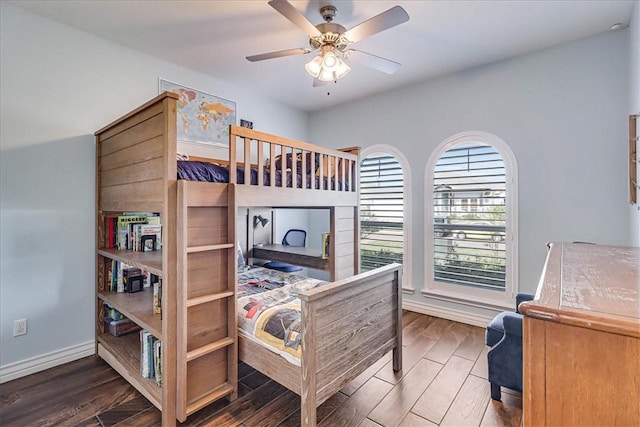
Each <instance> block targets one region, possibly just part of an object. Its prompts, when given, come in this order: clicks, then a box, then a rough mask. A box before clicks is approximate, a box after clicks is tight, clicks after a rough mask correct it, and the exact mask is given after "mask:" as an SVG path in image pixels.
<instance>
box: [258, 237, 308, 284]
mask: <svg viewBox="0 0 640 427" xmlns="http://www.w3.org/2000/svg"><path fill="white" fill-rule="evenodd" d="M306 243H307V232H306V231H304V230H298V229H295V228H292V229H290V230H288V231H287V232H286V233H285V235H284V237H283V238H282V246H297V247H301V248H302V247H304V246H305V245H306ZM263 267H264V268H270V269H272V270H278V271H283V272H285V273H293V272H294V271H300V270H302V267H300V266H298V265H293V264H287V263H286V262H280V261H269V262H268V263H266V264H264V265H263Z"/></svg>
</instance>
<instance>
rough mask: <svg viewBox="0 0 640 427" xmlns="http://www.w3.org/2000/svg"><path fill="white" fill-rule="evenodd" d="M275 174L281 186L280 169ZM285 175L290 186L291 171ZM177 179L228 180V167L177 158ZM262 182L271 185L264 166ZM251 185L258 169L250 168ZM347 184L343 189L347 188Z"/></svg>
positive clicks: (240, 173) (239, 174)
mask: <svg viewBox="0 0 640 427" xmlns="http://www.w3.org/2000/svg"><path fill="white" fill-rule="evenodd" d="M275 174H276V187H282V171H280V170H277V169H276V171H275ZM285 175H286V187H291V186H292V184H291V183H292V173H291V171H290V170H288V171H286V172H285ZM297 176H298V178H297V181H296V182H297V188H302V175H301V174H300V173H298V174H297ZM237 177H238V184H244V183H245V182H244V167H241V166H238V167H237ZM314 178H315V188H318V186H319V182H320V177H317V176H316V177H314ZM178 179H184V180H187V181H205V182H229V169H228V168H226V167H224V166H219V165H214V164H212V163H207V162H198V161H190V160H178ZM262 179H263V182H264V185H265V186H270V185H271V170H270V169H269V168H265V169H264V170H263V177H262ZM323 181H324V185H326V183H327V178H326V177H324V178H323ZM310 182H311V177H310V176H307V182H306V186H305V188H309V187H310ZM329 182H330V185H331V189H332V190H334V189H335V188H334V187H335V180H333V179H331V180H329ZM251 185H258V169H257V168H251ZM348 189H349V188H348V185H347V186H346V188H345V190H348ZM338 190H342V182H341V181H338Z"/></svg>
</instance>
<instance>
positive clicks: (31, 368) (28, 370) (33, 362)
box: [0, 340, 96, 384]
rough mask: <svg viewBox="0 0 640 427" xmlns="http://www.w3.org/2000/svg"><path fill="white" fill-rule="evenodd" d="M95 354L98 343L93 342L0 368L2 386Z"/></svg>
mask: <svg viewBox="0 0 640 427" xmlns="http://www.w3.org/2000/svg"><path fill="white" fill-rule="evenodd" d="M95 352H96V343H95V341H93V340H92V341H87V342H86V343H83V344H78V345H74V346H71V347H67V348H63V349H60V350H56V351H52V352H51V353H47V354H43V355H41V356H36V357H32V358H29V359H25V360H21V361H19V362H14V363H10V364H8V365H4V366H0V384H2V383H5V382H7V381H11V380H15V379H17V378H21V377H24V376H27V375H30V374H35V373H36V372H40V371H44V370H45V369H49V368H53V367H54V366H58V365H62V364H65V363H68V362H73V361H74V360H78V359H82V358H83V357H87V356H91V355H92V354H95Z"/></svg>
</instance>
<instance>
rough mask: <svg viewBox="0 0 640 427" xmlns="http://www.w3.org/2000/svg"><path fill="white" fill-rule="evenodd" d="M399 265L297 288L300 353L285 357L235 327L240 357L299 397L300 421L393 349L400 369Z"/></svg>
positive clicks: (310, 421) (309, 419)
mask: <svg viewBox="0 0 640 427" xmlns="http://www.w3.org/2000/svg"><path fill="white" fill-rule="evenodd" d="M401 284H402V267H401V266H400V265H399V264H391V265H388V266H385V267H381V268H378V269H376V270H372V271H369V272H366V273H362V274H359V275H357V276H353V277H350V278H348V279H342V280H339V281H337V282H333V283H331V284H328V285H323V286H322V287H320V288H318V289H312V290H309V291H304V292H300V294H299V295H300V300H301V304H302V357H301V359H300V366H295V365H293V364H291V363H289V362H287V361H286V360H285V359H284V358H282V357H281V356H279V355H277V354H276V353H274V352H272V351H270V350H268V349H266V348H265V347H263V346H262V345H260V344H258V343H256V342H255V341H254V340H253V339H252V338H250V337H248V336H246V335H245V334H244V331H242V330H241V329H240V330H238V333H239V348H240V360H242V361H244V362H246V363H247V364H249V365H251V366H252V367H254V368H255V369H257V370H258V371H260V372H262V373H263V374H265V375H267V376H268V377H270V378H272V379H273V380H275V381H277V382H278V383H280V384H282V385H283V386H285V387H287V388H288V389H289V390H291V391H293V392H295V393H296V394H298V395H300V396H301V397H302V415H301V417H300V420H301V424H302V425H303V426H315V425H316V408H317V407H318V406H319V405H320V404H322V403H323V402H324V401H325V400H327V399H328V398H330V397H331V396H333V395H334V394H335V393H336V392H338V391H339V390H340V389H341V388H342V387H344V386H345V385H346V384H347V383H349V382H350V381H351V380H352V379H354V378H355V377H356V376H358V375H359V374H360V373H362V372H363V371H364V370H365V369H366V368H368V367H369V366H371V365H372V364H373V363H375V362H376V361H377V360H378V359H380V358H381V357H382V356H384V355H385V354H387V353H388V352H389V351H391V350H393V369H394V371H399V370H401V369H402V300H401V298H402V292H401Z"/></svg>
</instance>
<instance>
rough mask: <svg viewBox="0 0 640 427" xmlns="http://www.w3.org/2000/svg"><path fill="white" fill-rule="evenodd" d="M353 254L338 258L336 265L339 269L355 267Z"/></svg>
mask: <svg viewBox="0 0 640 427" xmlns="http://www.w3.org/2000/svg"><path fill="white" fill-rule="evenodd" d="M353 262H354V259H353V255H347V254H344V255H341V256H340V257H339V258H338V259H337V260H336V267H337V268H338V270H340V269H346V268H353Z"/></svg>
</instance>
